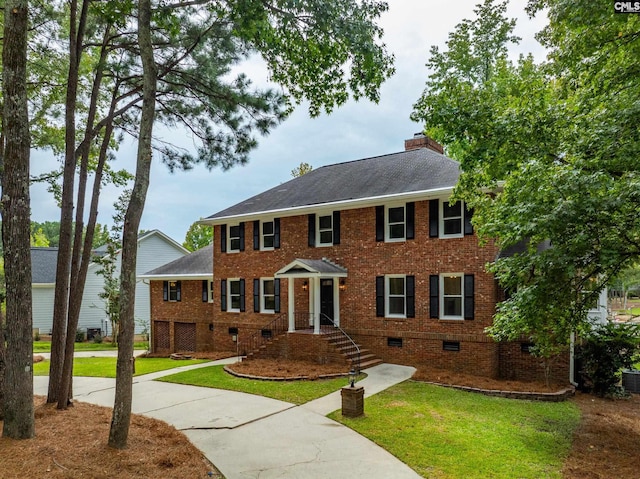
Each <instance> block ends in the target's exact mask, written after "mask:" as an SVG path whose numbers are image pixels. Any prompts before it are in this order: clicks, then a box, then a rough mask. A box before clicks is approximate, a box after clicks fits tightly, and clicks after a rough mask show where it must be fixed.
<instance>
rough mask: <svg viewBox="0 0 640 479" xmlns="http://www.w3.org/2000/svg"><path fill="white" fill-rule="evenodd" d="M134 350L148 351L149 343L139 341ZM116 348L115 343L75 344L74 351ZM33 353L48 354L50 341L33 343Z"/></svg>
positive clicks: (110, 349) (134, 345)
mask: <svg viewBox="0 0 640 479" xmlns="http://www.w3.org/2000/svg"><path fill="white" fill-rule="evenodd" d="M133 348H134V349H149V343H148V342H147V341H139V342H137V343H134V344H133ZM114 349H117V348H116V345H115V343H106V342H103V343H88V342H87V343H76V346H75V350H76V351H112V350H114ZM33 352H34V353H50V352H51V341H34V342H33Z"/></svg>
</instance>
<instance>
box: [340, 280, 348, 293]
mask: <svg viewBox="0 0 640 479" xmlns="http://www.w3.org/2000/svg"><path fill="white" fill-rule="evenodd" d="M339 288H340V291H346V289H347V282H346V281H345V280H344V279H341V280H340V286H339Z"/></svg>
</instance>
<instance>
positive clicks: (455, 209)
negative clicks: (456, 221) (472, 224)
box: [442, 201, 462, 218]
mask: <svg viewBox="0 0 640 479" xmlns="http://www.w3.org/2000/svg"><path fill="white" fill-rule="evenodd" d="M442 216H443V217H444V218H452V217H455V216H462V203H461V202H459V201H456V202H455V203H449V202H448V201H445V202H444V203H443V204H442Z"/></svg>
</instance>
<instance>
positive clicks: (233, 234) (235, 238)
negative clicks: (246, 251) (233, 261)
mask: <svg viewBox="0 0 640 479" xmlns="http://www.w3.org/2000/svg"><path fill="white" fill-rule="evenodd" d="M228 241H229V245H228V248H227V251H229V252H234V251H240V225H233V226H229V240H228Z"/></svg>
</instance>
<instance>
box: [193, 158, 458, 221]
mask: <svg viewBox="0 0 640 479" xmlns="http://www.w3.org/2000/svg"><path fill="white" fill-rule="evenodd" d="M459 175H460V169H459V164H458V162H456V161H454V160H452V159H450V158H447V157H446V156H444V155H442V154H440V153H437V152H435V151H433V150H431V149H429V148H418V149H414V150H410V151H402V152H400V153H392V154H389V155H383V156H376V157H373V158H366V159H363V160H356V161H349V162H346V163H337V164H334V165H327V166H323V167H321V168H318V169H317V170H312V171H310V172H309V173H306V174H304V175H302V176H300V177H298V178H294V179H292V180H290V181H288V182H286V183H283V184H281V185H278V186H276V187H275V188H271V189H270V190H267V191H265V192H264V193H260V194H259V195H256V196H254V197H252V198H249V199H248V200H245V201H243V202H241V203H238V204H236V205H234V206H231V207H229V208H227V209H225V210H222V211H220V212H218V213H215V214H214V215H211V216H209V217H208V218H206V219H216V218H225V217H229V216H241V215H249V214H257V213H262V212H268V211H274V210H283V209H288V208H296V207H302V206H309V205H320V204H324V203H334V202H337V201H349V200H359V199H366V198H374V197H380V196H387V195H397V194H403V193H412V192H419V191H430V190H438V189H443V188H452V187H454V186H455V184H456V182H457V181H458V176H459Z"/></svg>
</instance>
